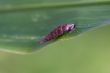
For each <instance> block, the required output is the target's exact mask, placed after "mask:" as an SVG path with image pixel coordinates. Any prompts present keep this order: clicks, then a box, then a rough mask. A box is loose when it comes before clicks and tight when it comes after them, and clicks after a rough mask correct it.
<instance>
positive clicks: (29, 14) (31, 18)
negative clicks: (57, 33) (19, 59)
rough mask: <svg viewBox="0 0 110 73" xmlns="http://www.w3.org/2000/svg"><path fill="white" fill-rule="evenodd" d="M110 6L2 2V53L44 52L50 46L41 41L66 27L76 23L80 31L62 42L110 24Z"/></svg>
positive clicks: (78, 2)
mask: <svg viewBox="0 0 110 73" xmlns="http://www.w3.org/2000/svg"><path fill="white" fill-rule="evenodd" d="M26 2H27V3H26ZM109 4H110V1H95V0H94V1H91V2H90V1H86V0H84V1H71V0H68V1H62V0H60V1H54V0H51V1H46V0H44V1H43V2H40V1H38V0H35V1H34V0H28V1H25V0H19V1H13V0H12V1H10V2H9V1H8V0H6V1H5V0H1V6H0V50H1V51H7V52H13V53H20V54H21V53H23V54H24V53H25V52H30V51H34V50H38V49H41V48H43V47H45V46H46V45H48V44H50V43H48V44H45V45H41V44H38V41H39V40H40V39H42V38H43V37H44V36H45V35H47V34H48V33H49V32H50V31H51V30H52V29H54V28H55V27H56V26H58V25H60V24H64V23H74V24H75V25H76V30H75V32H72V33H71V34H67V35H64V37H61V38H60V39H63V40H65V39H69V38H71V37H74V36H77V35H80V34H82V33H83V32H87V31H88V30H90V29H94V28H96V27H99V26H103V25H105V24H110V5H109ZM53 42H55V41H52V42H51V43H53Z"/></svg>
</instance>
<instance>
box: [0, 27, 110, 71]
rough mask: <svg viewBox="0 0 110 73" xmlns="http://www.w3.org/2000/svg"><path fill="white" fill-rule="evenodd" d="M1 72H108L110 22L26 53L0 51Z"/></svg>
mask: <svg viewBox="0 0 110 73" xmlns="http://www.w3.org/2000/svg"><path fill="white" fill-rule="evenodd" d="M0 73H110V25H108V26H105V27H103V28H100V29H97V30H94V31H91V32H87V33H85V34H83V35H80V36H78V37H75V38H72V39H69V40H66V41H65V40H62V41H58V42H56V43H54V44H51V45H49V46H47V47H44V48H42V50H40V51H36V52H34V53H32V54H28V55H17V54H10V53H2V52H1V53H0Z"/></svg>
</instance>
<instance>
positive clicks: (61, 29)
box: [39, 24, 75, 44]
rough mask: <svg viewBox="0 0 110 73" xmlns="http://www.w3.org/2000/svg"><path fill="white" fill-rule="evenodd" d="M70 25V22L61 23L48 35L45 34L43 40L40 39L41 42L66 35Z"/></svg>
mask: <svg viewBox="0 0 110 73" xmlns="http://www.w3.org/2000/svg"><path fill="white" fill-rule="evenodd" d="M68 25H69V24H63V25H59V26H58V27H56V28H55V29H54V30H53V31H51V32H50V33H49V34H48V35H47V36H45V37H44V38H43V39H42V40H40V41H39V43H40V44H43V43H46V42H48V41H51V40H54V39H56V38H58V37H59V36H62V35H64V33H65V32H67V31H66V28H67V27H68ZM74 28H75V27H74ZM74 28H73V29H74Z"/></svg>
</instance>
